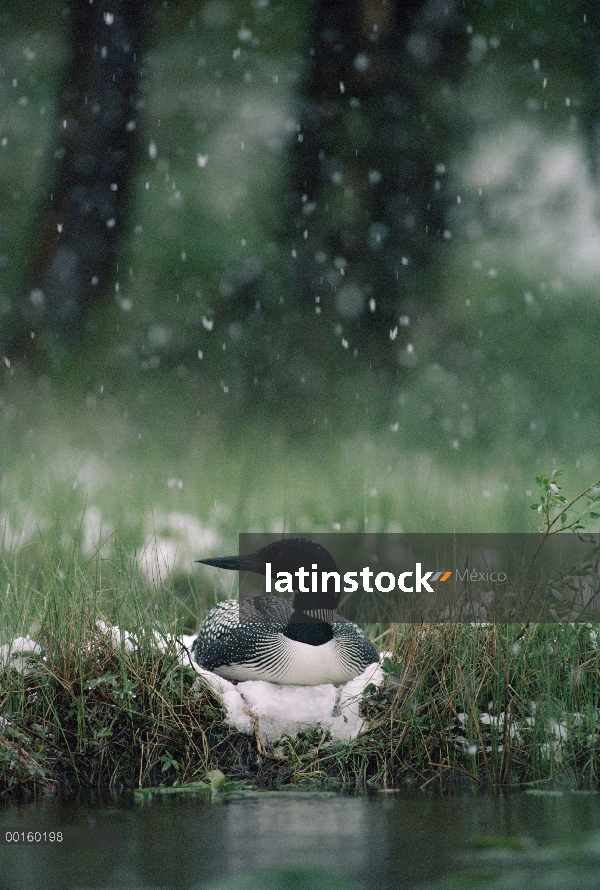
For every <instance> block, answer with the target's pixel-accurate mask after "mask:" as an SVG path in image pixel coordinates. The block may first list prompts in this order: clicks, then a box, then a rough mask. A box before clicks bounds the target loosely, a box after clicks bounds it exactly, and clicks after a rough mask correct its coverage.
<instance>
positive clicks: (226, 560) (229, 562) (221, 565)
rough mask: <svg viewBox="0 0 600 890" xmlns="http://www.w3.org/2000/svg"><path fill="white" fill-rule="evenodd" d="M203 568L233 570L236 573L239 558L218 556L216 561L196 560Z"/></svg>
mask: <svg viewBox="0 0 600 890" xmlns="http://www.w3.org/2000/svg"><path fill="white" fill-rule="evenodd" d="M196 562H201V563H202V565H204V566H215V567H216V568H217V569H234V570H236V571H237V569H239V567H240V558H239V556H219V557H217V558H216V559H197V560H196Z"/></svg>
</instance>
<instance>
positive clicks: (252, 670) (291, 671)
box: [214, 633, 360, 686]
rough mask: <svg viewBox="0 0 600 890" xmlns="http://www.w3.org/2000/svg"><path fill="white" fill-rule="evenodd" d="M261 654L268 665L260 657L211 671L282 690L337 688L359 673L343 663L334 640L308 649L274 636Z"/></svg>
mask: <svg viewBox="0 0 600 890" xmlns="http://www.w3.org/2000/svg"><path fill="white" fill-rule="evenodd" d="M265 651H269V652H270V654H271V656H272V658H270V659H269V663H268V664H266V663H265V659H264V657H263V658H260V657H259V658H254V659H252V660H249V661H247V662H240V663H237V664H224V665H221V666H219V667H216V668H215V669H214V673H215V674H219V676H221V677H225V679H226V680H240V681H241V680H268V681H269V682H271V683H280V684H281V685H284V686H288V685H289V686H319V685H321V684H322V683H333V684H334V685H340V684H342V683H347V682H348V681H349V680H352V678H353V677H356V676H357V675H358V673H360V671H358V672H357V670H356V668H355V667H354V666H353V665H352V664H350V663H349V662H347V661H344V659H343V657H342V656H341V653H340V644H339V641H338V640H336V639H335V637H334V639H333V640H329V642H327V643H323V645H322V646H309V645H307V643H300V642H298V640H290V639H288V638H287V637H286V636H284V635H283V634H282V633H278V634H273V638H272V640H269V645H268V647H267V648H266V649H265ZM263 655H264V652H263Z"/></svg>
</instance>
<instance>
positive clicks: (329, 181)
mask: <svg viewBox="0 0 600 890" xmlns="http://www.w3.org/2000/svg"><path fill="white" fill-rule="evenodd" d="M467 40H468V37H467V28H466V22H464V21H463V19H462V18H461V16H460V14H459V12H458V11H457V4H456V3H455V2H454V0H320V2H318V3H317V4H316V8H315V17H314V21H313V27H312V33H311V35H310V39H309V43H308V52H309V55H310V63H309V67H308V71H307V75H306V78H305V83H304V88H303V92H302V95H301V107H300V119H299V131H298V136H297V143H296V148H295V152H294V154H293V158H292V165H293V166H292V170H293V172H292V190H291V193H290V203H291V210H292V215H293V227H294V229H295V232H296V238H295V243H294V245H293V248H294V252H295V256H296V257H297V261H296V264H295V265H296V281H297V287H298V292H299V293H300V294H303V296H304V299H305V301H306V302H307V303H308V304H309V305H310V304H312V305H313V306H314V305H315V303H316V304H318V305H320V307H321V309H320V310H318V311H322V312H323V314H329V315H333V316H334V317H336V318H337V319H338V322H339V327H342V328H343V331H344V334H346V333H347V334H349V335H350V337H351V339H352V342H353V344H354V345H356V344H357V343H358V342H359V341H360V342H364V340H365V337H366V336H369V332H371V333H373V332H374V333H376V334H378V335H379V339H380V340H381V334H382V333H384V334H385V338H386V342H387V345H388V346H389V345H390V336H389V329H390V328H394V327H396V326H397V325H398V321H399V317H400V316H401V315H403V314H406V315H412V310H413V309H414V307H415V305H417V306H418V305H419V304H421V303H422V301H423V300H424V299H426V293H427V291H426V290H425V288H424V285H423V282H424V273H425V278H426V279H427V280H428V283H429V285H430V286H431V283H432V281H431V275H429V277H428V278H427V275H428V273H430V272H431V270H432V268H433V267H434V266H435V263H436V261H438V260H440V258H441V257H442V256H443V252H444V248H445V246H446V245H447V244H448V241H449V240H450V238H451V237H452V232H451V231H450V228H451V227H450V225H449V222H448V220H447V209H448V199H449V196H448V192H447V188H446V185H445V181H446V178H445V173H446V170H447V169H448V159H449V152H450V140H449V134H450V131H451V129H452V123H453V119H454V118H455V117H456V115H457V106H458V98H457V96H456V91H455V89H454V84H455V82H456V81H457V79H458V76H459V75H460V73H461V72H462V69H463V63H464V61H465V60H466V51H467V47H466V41H467ZM453 201H454V203H456V196H454V197H453ZM292 255H294V253H293V254H292ZM431 290H432V288H431V287H430V289H429V291H428V293H431ZM400 340H401V338H399V341H398V344H399V342H400ZM398 344H396V346H397V345H398Z"/></svg>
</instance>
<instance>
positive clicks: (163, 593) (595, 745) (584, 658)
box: [0, 471, 600, 799]
mask: <svg viewBox="0 0 600 890" xmlns="http://www.w3.org/2000/svg"><path fill="white" fill-rule="evenodd" d="M559 475H560V472H559V471H555V473H554V474H552V475H551V476H541V477H538V479H537V480H536V481H537V482H538V486H539V488H540V501H539V504H540V505H541V509H539V508H538V506H537V505H532V506H533V507H535V508H536V509H538V510H539V512H540V513H541V514H542V518H543V524H542V529H541V532H542V537H543V536H544V535H546V536H547V535H548V534H553V533H554V531H555V530H559V529H561V528H565V527H566V528H569V527H571V528H574V529H577V528H581V527H582V526H581V518H582V516H584V515H585V514H588V515H590V516H591V517H592V518H594V516H596V515H597V514H593V513H591V512H590V508H592V509H593V508H597V500H598V496H597V491H598V489H597V483H595V484H594V486H590V488H588V489H586V490H585V491H584V492H583V493H582V495H580V496H579V497H578V498H575V499H574V500H572V501H570V502H567V501H566V500H565V499H564V498H563V497H562V495H561V494H560V486H559V485H558V484H557V482H556V479H557V477H558V476H559ZM580 499H583V503H584V504H586V506H585V509H584V510H583V511H582V512H581V513H580V514H577V513H576V507H575V505H576V504H577V502H578V501H579V502H580V503H581V501H580ZM557 511H558V512H557ZM555 515H558V516H559V520H558V522H555V520H554V517H555ZM563 516H564V517H565V518H564V519H563V518H562V517H563ZM115 552H116V551H115ZM57 554H58V555H57ZM138 568H139V567H137V566H136V565H135V563H133V562H131V561H129V560H128V559H127V558H126V557H123V559H122V560H121V561H120V562H119V561H118V559H117V558H113V559H111V560H107V559H102V558H101V556H100V554H99V553H97V554H96V556H95V558H94V559H92V560H90V561H88V562H87V563H86V564H82V563H81V560H80V559H79V558H78V555H77V552H76V551H72V552H71V553H70V554H69V555H67V556H64V555H62V556H61V555H60V549H57V550H56V551H55V554H54V555H53V554H52V553H50V552H48V551H46V552H38V554H37V559H34V558H32V554H31V553H28V552H25V551H21V552H15V553H13V554H11V555H10V557H9V556H8V555H5V557H4V559H3V560H1V561H0V632H1V639H0V799H15V798H18V797H25V798H27V797H31V796H38V795H43V794H58V795H61V796H73V795H76V794H79V793H85V792H98V793H105V792H106V793H108V792H112V793H115V792H121V791H136V792H137V793H138V799H140V798H139V795H140V794H141V795H142V797H143V796H144V795H148V794H151V793H152V792H151V791H150V790H149V789H157V788H159V787H160V788H162V789H163V790H164V789H166V788H171V789H173V792H175V789H179V791H185V790H186V789H188V790H189V791H191V792H194V793H196V792H201V791H202V789H204V790H207V789H208V790H210V791H211V793H212V792H214V791H215V790H216V791H218V792H220V791H223V790H225V791H226V792H228V793H231V792H235V793H255V792H256V791H260V790H277V789H283V788H288V789H289V788H290V787H291V786H292V787H296V788H300V789H313V790H314V789H327V790H335V791H341V790H344V791H361V792H364V791H369V790H393V789H399V788H407V787H410V788H418V789H421V790H430V791H443V792H450V791H453V790H455V791H458V790H462V791H464V790H476V789H480V790H500V789H502V790H505V789H523V788H538V789H539V788H542V789H564V790H566V789H572V790H584V789H585V790H597V789H598V788H599V771H600V707H599V706H600V625H596V624H590V623H587V624H584V623H580V624H572V623H554V624H522V625H517V624H466V623H464V624H437V625H394V626H391V627H383V626H367V627H366V628H365V629H366V630H367V632H368V633H369V634H370V636H371V638H372V639H373V640H374V641H375V642H376V644H377V646H378V647H379V649H380V650H381V651H383V652H388V653H390V654H389V656H386V657H385V658H384V659H383V670H384V682H383V684H382V685H381V686H380V687H379V688H376V687H375V685H371V686H367V688H366V690H365V694H364V697H363V700H362V702H361V705H360V709H361V710H360V713H361V716H362V717H363V718H364V720H365V721H366V729H365V730H364V731H363V732H361V733H360V734H359V735H358V736H357V737H356V738H354V739H353V740H351V741H350V742H349V743H341V742H336V741H333V740H332V739H331V738H330V737H329V736H328V734H327V733H325V732H323V731H322V730H321V729H320V728H319V727H318V726H317V727H316V728H313V729H310V730H306V731H304V732H301V733H299V734H298V735H297V736H296V737H294V738H291V737H284V738H283V739H280V740H276V743H275V745H272V744H265V743H264V740H262V739H261V737H260V734H259V733H258V730H257V729H256V728H255V732H254V733H253V734H243V733H240V732H238V731H236V730H234V729H233V728H232V727H231V726H230V725H228V724H227V722H226V712H225V709H224V706H223V704H222V702H221V700H220V699H219V697H218V696H217V695H216V694H215V693H214V692H213V691H212V690H211V689H210V688H208V687H207V686H206V685H205V684H203V683H202V682H201V681H200V680H199V678H198V675H197V673H196V671H195V670H194V668H193V666H192V664H191V662H190V660H189V657H188V658H187V659H186V658H185V657H182V651H183V652H184V653H185V651H186V650H185V645H184V642H182V641H183V640H184V638H185V639H187V640H188V641H189V637H187V638H186V637H185V635H186V634H189V633H190V632H191V630H192V628H191V623H192V622H193V623H194V625H195V628H194V629H197V618H196V616H197V615H199V614H203V613H206V612H207V611H208V609H209V608H210V606H211V605H212V604H213V603H212V602H209V599H210V597H208V598H207V595H206V593H205V594H204V595H203V596H204V600H203V601H202V602H201V603H200V602H199V601H198V598H197V597H196V599H194V596H193V594H194V591H193V588H192V587H191V585H190V583H189V581H188V589H187V590H186V589H185V584H184V583H183V582H182V581H181V579H180V580H179V581H177V582H175V581H173V582H172V583H171V584H170V586H169V584H168V583H165V584H158V585H154V586H152V585H146V584H144V583H143V581H142V579H141V577H140V574H139V571H138V570H137V569H138ZM215 596H216V594H215V592H213V598H214V597H215ZM120 628H121V629H122V630H119V629H120Z"/></svg>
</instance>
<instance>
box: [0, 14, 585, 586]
mask: <svg viewBox="0 0 600 890" xmlns="http://www.w3.org/2000/svg"><path fill="white" fill-rule="evenodd" d="M599 125H600V30H599V12H598V9H597V7H596V4H593V3H591V2H577V0H576V2H573V3H569V4H565V3H561V2H559V0H526V2H523V0H520V2H518V3H517V2H516V0H509V2H506V0H503V2H499V0H496V2H495V0H477V2H467V3H462V2H456V3H455V4H453V3H452V2H451V0H424V2H423V0H409V2H400V0H387V2H386V0H348V2H327V0H314V2H311V3H308V2H305V0H281V2H280V0H206V2H198V0H164V2H163V0H145V2H143V3H132V2H125V0H95V2H94V3H87V2H85V0H71V2H67V0H46V2H44V3H43V4H40V3H36V2H33V0H13V2H12V3H11V4H10V5H6V4H5V5H4V7H3V9H2V10H1V11H0V362H2V364H1V371H2V382H1V385H0V418H1V422H0V497H1V503H0V537H2V538H3V540H4V545H5V547H6V548H7V549H8V550H10V549H15V548H22V547H23V546H24V545H28V546H32V547H34V546H35V547H38V546H39V544H40V541H41V542H43V541H44V540H48V539H52V540H62V541H63V542H64V541H67V542H69V541H70V542H72V541H73V540H77V541H78V542H79V546H80V548H81V551H82V552H83V554H84V555H87V556H92V555H93V554H94V552H95V550H96V548H97V547H98V545H99V544H101V545H102V547H103V552H106V553H108V552H110V547H111V546H112V544H111V541H112V539H111V534H112V532H113V530H115V529H118V532H119V534H120V536H121V539H122V540H123V541H125V543H126V546H128V547H129V548H130V549H131V551H132V552H133V551H136V550H137V552H138V553H139V552H141V551H140V548H141V547H142V546H143V544H144V542H145V541H147V540H148V539H149V537H150V536H152V535H156V536H157V538H158V540H159V542H160V545H159V546H160V549H161V552H162V553H163V554H166V556H165V563H166V564H169V565H175V566H178V567H179V568H181V569H182V570H184V569H185V570H187V569H189V560H190V558H191V557H196V558H198V557H200V556H202V555H203V554H204V553H206V552H207V551H211V552H213V551H216V550H217V549H219V548H220V547H228V548H231V547H232V546H233V547H235V544H236V535H237V533H238V532H239V531H251V530H266V531H277V532H279V531H295V532H310V531H317V530H320V531H331V530H342V531H344V530H349V531H350V530H352V531H354V530H362V529H365V530H369V531H386V530H388V531H398V530H404V531H449V530H452V529H456V530H459V531H523V530H531V529H533V528H535V518H537V514H536V516H533V515H532V513H531V512H530V510H529V506H530V504H531V503H532V500H533V499H534V498H532V492H531V489H532V488H535V484H534V483H533V477H534V476H535V475H536V473H538V472H539V471H540V470H543V469H551V468H552V467H555V466H561V467H563V468H565V469H566V470H567V471H568V476H567V479H568V485H569V486H572V487H573V491H575V490H576V489H577V488H578V487H581V488H583V487H585V486H586V485H587V484H589V483H590V482H591V481H593V479H595V478H596V476H598V475H599V467H600V461H599V457H598V440H599V434H600V423H599V410H598V393H599V392H600V369H599V363H598V360H597V356H598V339H599V335H598V329H599V322H600V308H599V303H598V281H599V278H600V227H599V222H598V212H597V209H598V208H597V205H598V176H597V167H598V151H599V148H600V146H599V144H598V133H599V132H600V131H599ZM52 535H54V538H52ZM61 536H62V537H61ZM104 542H106V543H104ZM147 571H148V572H150V573H151V569H150V568H148V567H147Z"/></svg>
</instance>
